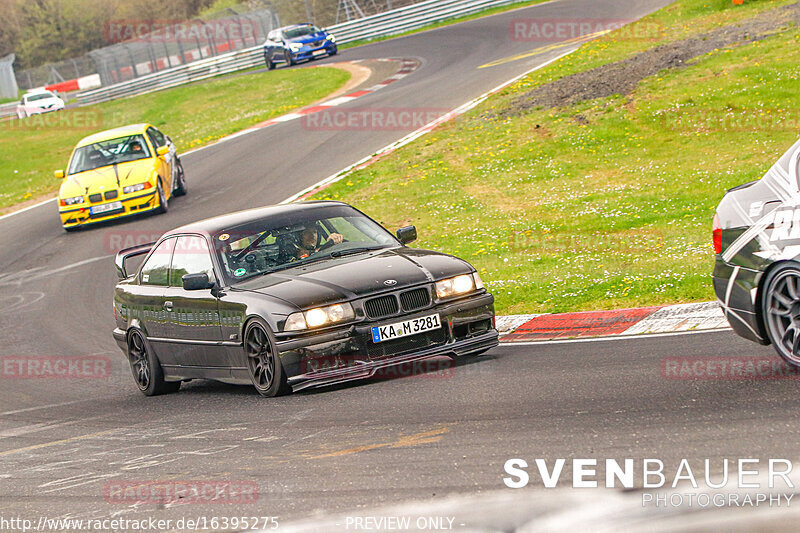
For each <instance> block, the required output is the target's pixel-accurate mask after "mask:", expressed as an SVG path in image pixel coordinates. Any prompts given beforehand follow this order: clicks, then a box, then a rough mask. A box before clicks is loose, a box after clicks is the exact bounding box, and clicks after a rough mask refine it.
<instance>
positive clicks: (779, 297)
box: [761, 261, 800, 368]
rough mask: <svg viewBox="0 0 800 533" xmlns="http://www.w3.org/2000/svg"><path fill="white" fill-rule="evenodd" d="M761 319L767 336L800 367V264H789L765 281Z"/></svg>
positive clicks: (793, 364) (788, 359) (791, 363)
mask: <svg viewBox="0 0 800 533" xmlns="http://www.w3.org/2000/svg"><path fill="white" fill-rule="evenodd" d="M762 290H763V293H762V294H763V296H762V298H761V313H762V314H761V316H763V317H764V328H765V329H766V330H767V336H768V337H769V340H770V341H771V342H772V346H774V347H775V351H777V352H778V355H780V356H781V357H782V358H783V359H784V360H785V361H786V362H787V363H789V364H790V365H792V366H794V367H798V368H800V264H798V263H795V262H794V261H791V262H786V263H784V264H782V265H779V266H778V267H776V268H775V269H774V270H772V271H771V272H770V273H769V275H768V276H767V279H766V280H764V285H763V289H762Z"/></svg>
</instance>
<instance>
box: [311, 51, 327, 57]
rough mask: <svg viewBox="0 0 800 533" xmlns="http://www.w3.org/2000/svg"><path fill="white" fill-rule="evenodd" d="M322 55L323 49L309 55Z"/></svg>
mask: <svg viewBox="0 0 800 533" xmlns="http://www.w3.org/2000/svg"><path fill="white" fill-rule="evenodd" d="M324 53H325V50H324V49H322V50H314V51H313V52H311V55H312V56H321V55H322V54H324Z"/></svg>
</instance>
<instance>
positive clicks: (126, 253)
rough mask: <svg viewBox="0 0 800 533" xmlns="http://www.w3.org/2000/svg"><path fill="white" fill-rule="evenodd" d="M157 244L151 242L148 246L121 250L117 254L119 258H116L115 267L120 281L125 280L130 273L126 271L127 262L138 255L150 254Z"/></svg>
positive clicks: (143, 245) (141, 245)
mask: <svg viewBox="0 0 800 533" xmlns="http://www.w3.org/2000/svg"><path fill="white" fill-rule="evenodd" d="M155 244H156V243H154V242H149V243H147V244H140V245H138V246H131V247H130V248H125V249H124V250H120V251H119V252H117V256H116V257H115V258H114V266H115V267H116V268H117V276H118V277H119V279H125V278H127V277H128V272H127V271H126V270H125V261H127V260H128V259H130V258H131V257H136V256H138V255H144V254H146V253H148V252H149V251H150V250H152V249H153V246H155Z"/></svg>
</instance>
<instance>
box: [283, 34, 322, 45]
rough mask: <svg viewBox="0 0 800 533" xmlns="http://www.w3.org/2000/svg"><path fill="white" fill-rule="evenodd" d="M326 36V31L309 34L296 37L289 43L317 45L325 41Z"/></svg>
mask: <svg viewBox="0 0 800 533" xmlns="http://www.w3.org/2000/svg"><path fill="white" fill-rule="evenodd" d="M326 35H327V33H325V32H324V31H318V32H317V33H312V34H309V35H302V36H300V37H295V38H294V39H287V42H290V43H303V44H308V43H315V42H317V41H322V40H324V39H325V36H326Z"/></svg>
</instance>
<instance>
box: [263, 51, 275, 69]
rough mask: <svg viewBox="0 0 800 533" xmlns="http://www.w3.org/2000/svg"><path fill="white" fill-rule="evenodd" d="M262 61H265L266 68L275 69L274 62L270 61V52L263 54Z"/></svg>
mask: <svg viewBox="0 0 800 533" xmlns="http://www.w3.org/2000/svg"><path fill="white" fill-rule="evenodd" d="M264 61H265V62H266V63H267V70H275V62H274V61H272V54H264Z"/></svg>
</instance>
